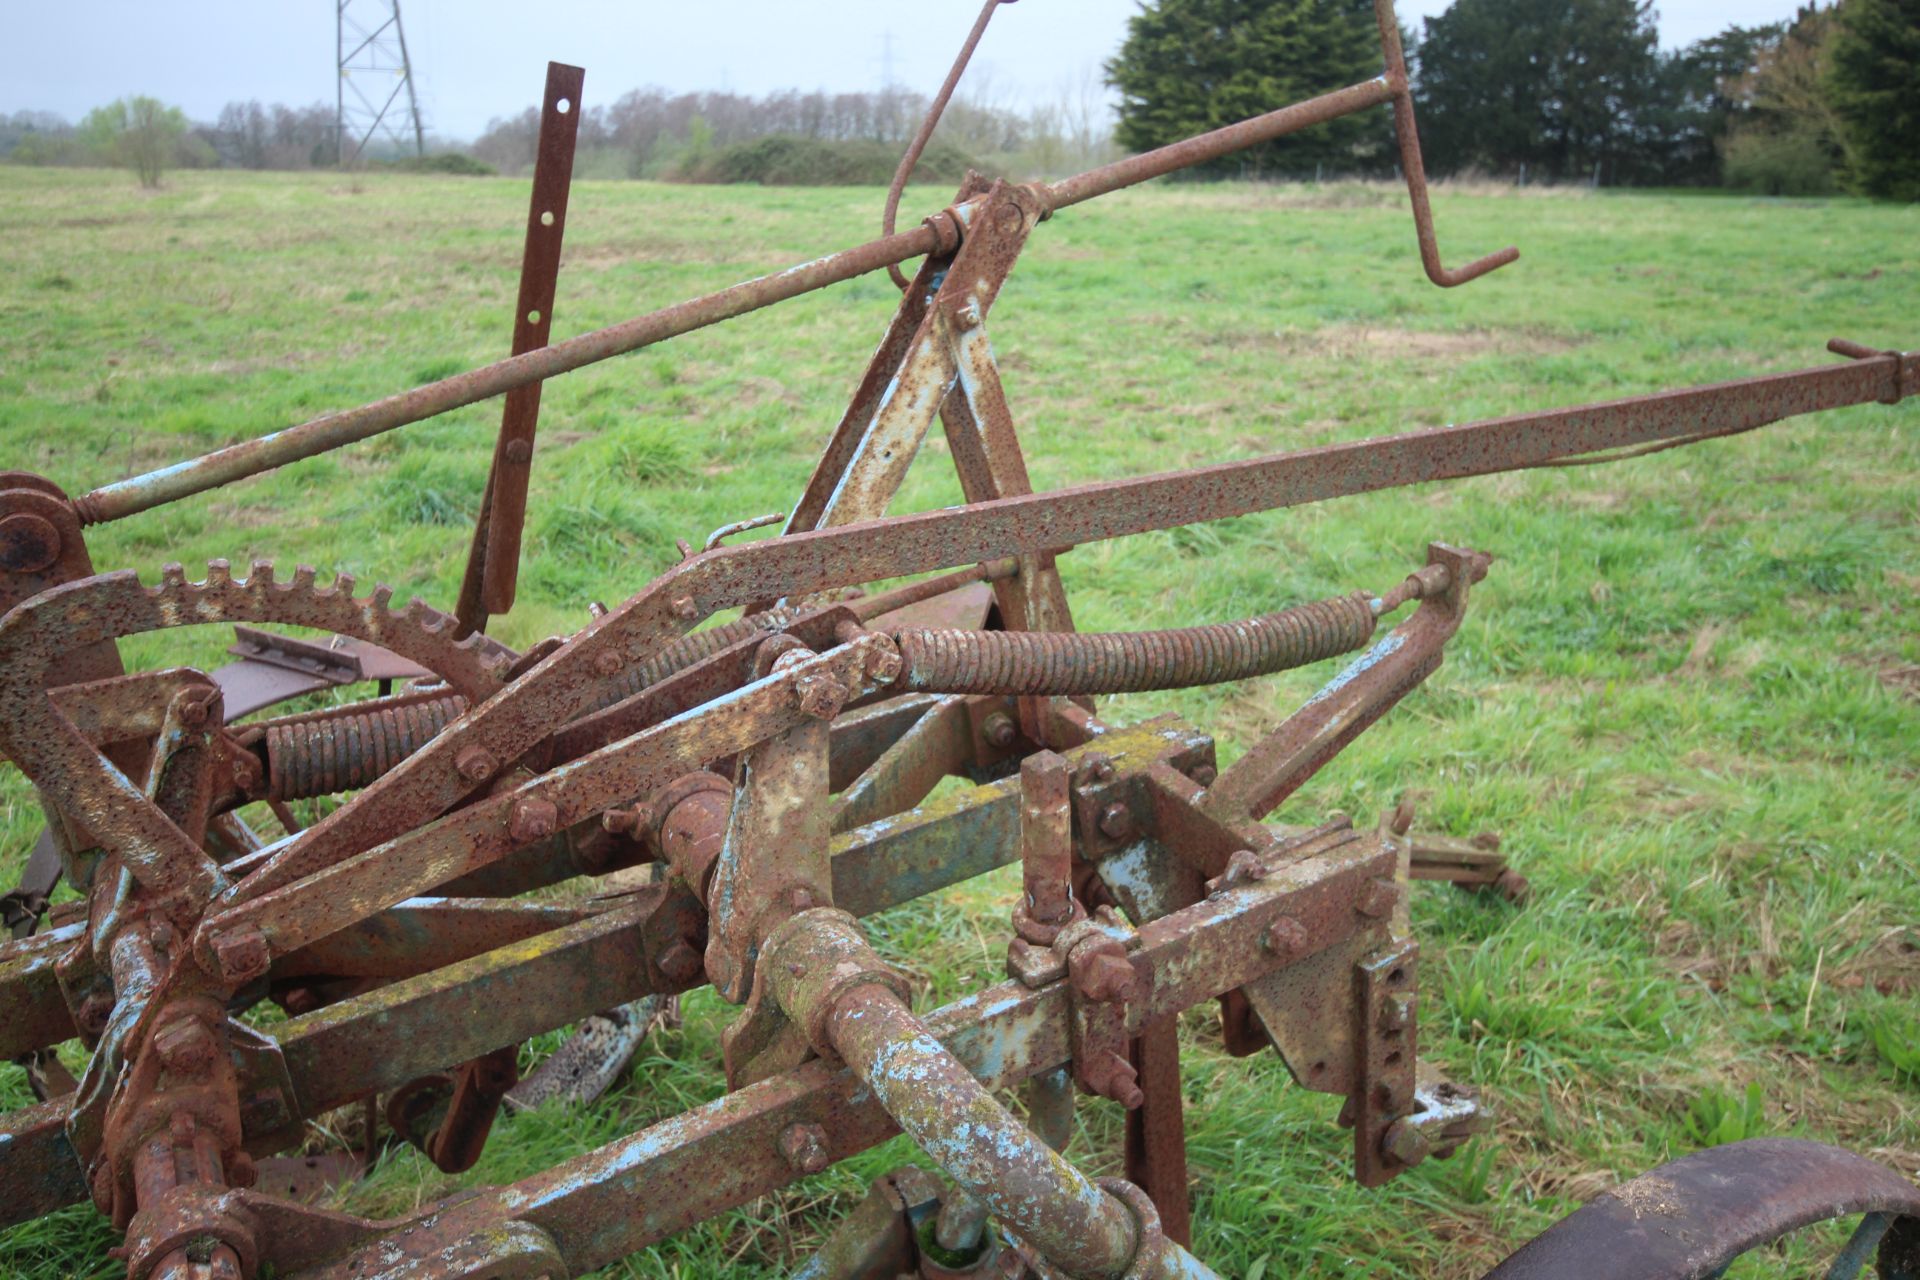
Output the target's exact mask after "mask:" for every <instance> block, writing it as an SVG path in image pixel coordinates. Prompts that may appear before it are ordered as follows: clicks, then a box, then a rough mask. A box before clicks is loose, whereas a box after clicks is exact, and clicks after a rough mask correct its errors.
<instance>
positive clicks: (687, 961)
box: [659, 938, 703, 982]
mask: <svg viewBox="0 0 1920 1280" xmlns="http://www.w3.org/2000/svg"><path fill="white" fill-rule="evenodd" d="M659 963H660V972H661V973H664V974H666V975H667V977H668V978H669V979H671V980H672V981H674V982H692V981H693V980H694V979H695V978H697V977H699V976H700V970H701V968H702V967H703V966H702V964H701V960H700V953H699V952H698V951H696V950H694V948H693V944H692V943H690V942H688V941H687V940H686V939H685V938H675V939H674V940H673V941H672V942H671V943H669V944H667V948H666V950H664V951H662V952H661V953H660V962H659Z"/></svg>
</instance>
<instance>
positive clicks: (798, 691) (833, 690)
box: [793, 671, 847, 720]
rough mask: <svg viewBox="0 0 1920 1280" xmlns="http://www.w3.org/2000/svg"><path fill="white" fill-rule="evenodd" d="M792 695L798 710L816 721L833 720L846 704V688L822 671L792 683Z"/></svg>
mask: <svg viewBox="0 0 1920 1280" xmlns="http://www.w3.org/2000/svg"><path fill="white" fill-rule="evenodd" d="M793 694H794V697H795V698H796V699H797V700H798V701H799V703H800V709H801V710H802V711H804V712H806V713H807V714H808V715H810V716H812V717H814V718H815V719H816V720H831V719H833V718H834V717H835V716H837V715H839V714H840V708H841V707H843V706H845V705H846V702H847V687H846V686H845V685H843V684H841V683H840V682H839V681H838V680H835V679H834V678H833V677H832V676H830V675H828V674H827V673H825V672H824V671H820V672H815V673H814V674H812V675H806V676H801V677H800V678H799V679H798V680H796V681H794V685H793Z"/></svg>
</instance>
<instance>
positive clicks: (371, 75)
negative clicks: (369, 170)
mask: <svg viewBox="0 0 1920 1280" xmlns="http://www.w3.org/2000/svg"><path fill="white" fill-rule="evenodd" d="M334 4H335V6H336V7H337V9H338V11H339V21H338V23H337V24H336V25H335V27H334V32H335V34H334V53H335V54H336V55H337V61H338V62H339V66H340V82H339V86H338V88H337V89H336V91H335V95H334V113H335V114H334V139H335V148H336V152H337V154H338V156H339V159H340V167H341V168H343V169H345V168H349V167H351V166H352V165H353V164H355V163H356V162H357V161H358V160H359V159H360V156H361V155H362V153H364V152H365V151H366V149H367V144H368V143H369V142H371V141H373V136H374V134H376V133H379V134H382V135H384V136H385V137H386V138H388V139H389V140H390V141H392V143H393V145H394V146H395V147H397V148H399V149H400V150H402V151H404V150H406V146H407V142H406V135H405V132H404V130H405V128H406V119H405V118H404V117H403V113H402V112H401V111H400V110H399V109H397V108H396V107H395V104H396V103H397V102H399V100H400V95H401V93H402V92H404V93H405V94H406V95H407V105H406V110H405V112H404V116H408V117H411V118H412V120H413V153H414V154H415V155H416V156H423V155H425V154H426V152H427V144H426V136H425V135H424V134H423V133H422V132H421V129H420V100H419V98H418V97H416V96H415V94H414V92H413V66H412V64H411V63H409V62H408V61H407V33H406V31H405V30H404V29H402V27H401V26H400V0H334ZM376 104H377V105H376Z"/></svg>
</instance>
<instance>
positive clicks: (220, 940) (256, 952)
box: [212, 925, 273, 986]
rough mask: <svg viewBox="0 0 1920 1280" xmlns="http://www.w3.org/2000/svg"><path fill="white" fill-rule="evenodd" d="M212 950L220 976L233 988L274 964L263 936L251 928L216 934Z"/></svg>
mask: <svg viewBox="0 0 1920 1280" xmlns="http://www.w3.org/2000/svg"><path fill="white" fill-rule="evenodd" d="M212 949H213V957H214V962H215V964H216V965H217V966H218V967H219V970H220V976H221V977H222V978H224V979H225V980H226V981H228V982H230V983H233V984H234V985H236V986H238V985H240V984H242V983H247V982H251V981H253V980H254V979H255V978H257V977H259V976H260V975H261V974H263V973H265V972H266V971H267V968H268V966H270V965H271V964H272V963H273V954H272V953H271V952H270V951H268V950H267V939H266V935H264V934H262V933H261V932H260V930H258V929H256V928H253V927H252V926H250V925H249V926H243V927H242V928H239V929H233V930H229V931H228V932H226V933H219V934H215V935H214V937H213V946H212Z"/></svg>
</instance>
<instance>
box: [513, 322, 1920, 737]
mask: <svg viewBox="0 0 1920 1280" xmlns="http://www.w3.org/2000/svg"><path fill="white" fill-rule="evenodd" d="M1896 366H1898V367H1899V368H1900V369H1902V370H1905V372H1903V373H1902V375H1901V377H1900V381H1899V385H1901V386H1902V387H1903V388H1905V393H1906V394H1912V392H1913V390H1914V389H1915V388H1916V386H1920V356H1916V355H1912V354H1909V355H1906V356H1903V357H1902V358H1901V359H1900V360H1899V361H1895V360H1893V359H1892V358H1890V357H1884V356H1883V357H1880V358H1878V359H1873V360H1859V361H1853V362H1849V363H1847V364H1836V365H1825V366H1820V367H1817V368H1812V369H1803V370H1798V371H1796V372H1791V373H1777V374H1764V375H1761V376H1758V377H1753V378H1743V379H1738V380H1735V381H1730V382H1721V383H1713V384H1710V385H1707V386H1701V387H1693V388H1688V389H1685V390H1679V391H1666V392H1659V393H1656V394H1653V395H1647V396H1638V397H1633V398H1630V399H1624V400H1613V401H1607V402H1603V403H1600V404H1593V405H1582V406H1578V407H1574V408H1566V409H1549V410H1543V411H1539V412H1534V413H1523V414H1515V415H1512V416H1509V417H1504V418H1493V419H1488V420H1485V421H1481V422H1472V423H1465V424H1461V425H1457V426H1449V427H1436V428H1432V429H1429V430H1425V431H1410V432H1406V433H1403V434H1401V435H1394V436H1382V437H1374V438H1372V439H1367V440H1356V441H1350V442H1346V443H1341V444H1331V445H1322V446H1319V447H1317V448H1311V449H1301V450H1297V451H1295V452H1292V453H1282V454H1269V455H1267V456H1266V457H1261V458H1251V459H1247V460H1244V461H1238V462H1225V463H1216V464H1214V465H1212V466H1206V467H1198V468H1195V469H1193V470H1190V471H1177V472H1163V473H1160V474H1157V475H1149V476H1140V477H1136V478H1131V479H1126V480H1112V481H1102V482H1098V483H1094V484H1086V485H1078V486H1073V487H1070V488H1066V489H1056V490H1053V491H1051V492H1047V493H1037V494H1027V495H1020V496H1015V497H1008V498H1001V499H997V500H995V501H992V502H982V503H975V504H973V505H970V506H964V507H948V508H945V509H942V510H938V511H928V512H921V513H915V514H912V515H903V516H893V517H888V518H886V519H881V520H873V521H867V522H864V523H860V524H852V525H842V526H839V527H836V528H829V529H819V530H812V531H808V532H805V533H795V534H789V535H787V536H786V537H782V538H768V539H763V540H761V541H759V542H753V543H746V544H742V545H740V546H735V547H723V548H720V549H719V550H716V551H713V552H709V553H707V554H705V555H701V556H696V557H694V558H693V559H691V560H686V561H682V562H681V563H680V565H678V566H676V568H675V569H673V570H671V571H670V572H669V573H668V574H667V575H665V576H664V577H663V578H661V579H660V580H658V582H656V584H655V585H654V587H653V588H650V589H649V590H648V591H646V592H644V593H642V595H641V596H639V597H636V598H635V600H634V601H632V602H630V603H629V605H628V606H623V611H624V609H625V608H631V607H632V606H634V605H638V604H641V603H646V604H649V605H659V604H664V603H665V599H664V597H665V596H667V595H668V594H675V595H679V594H683V593H684V594H685V595H686V596H687V597H688V598H689V599H690V600H691V603H692V605H693V606H694V610H695V612H697V613H698V614H700V615H701V616H706V615H710V614H712V613H715V612H717V611H719V610H721V609H725V608H731V607H734V606H736V605H740V604H745V603H747V602H749V601H752V600H757V599H766V598H771V597H775V596H782V595H792V594H796V593H803V592H809V591H820V590H826V589H829V588H832V587H838V586H847V585H853V584H857V583H859V582H863V581H869V580H871V579H872V578H873V577H875V576H877V575H878V574H879V573H887V574H891V575H895V576H898V575H903V574H909V573H921V572H927V571H931V570H936V569H944V568H949V567H953V566H957V565H962V564H970V563H974V562H977V561H981V560H994V559H999V558H1001V557H1004V556H1010V555H1023V554H1027V553H1030V552H1035V551H1043V550H1049V549H1055V548H1060V547H1068V546H1074V545H1078V544H1080V543H1084V542H1096V541H1100V540H1103V539H1107V538H1118V537H1126V536H1130V535H1134V534H1140V533H1147V532H1151V531H1153V530H1156V529H1169V528H1173V527H1175V526H1177V525H1187V524H1197V523H1201V522H1204V521H1209V520H1221V519H1226V518H1228V517H1231V516H1242V515H1248V514H1251V513H1253V512H1256V511H1268V510H1277V509H1279V508H1282V507H1290V506H1299V505H1303V504H1306V503H1310V502H1323V501H1327V500H1329V499H1333V498H1341V497H1349V496H1353V495H1356V494H1362V493H1371V492H1375V491H1378V490H1381V489H1392V488H1399V487H1402V486H1406V485H1414V484H1423V483H1426V482H1429V481H1434V480H1450V479H1459V478H1462V477H1466V476H1478V475H1491V474H1494V473H1497V472H1503V471H1513V470H1520V469H1524V468H1527V467H1534V466H1540V465H1543V464H1547V463H1551V462H1554V461H1556V460H1559V459H1565V458H1573V457H1583V456H1586V455H1591V454H1597V453H1600V452H1602V451H1604V450H1611V449H1620V448H1625V447H1629V446H1633V445H1642V444H1647V443H1651V442H1661V441H1672V440H1682V439H1691V438H1693V437H1696V436H1700V435H1703V434H1714V435H1724V434H1733V433H1736V432H1740V431H1745V430H1750V429H1752V428H1755V427H1761V426H1765V425H1766V424H1768V423H1771V422H1778V421H1779V420H1781V419H1782V418H1789V417H1794V416H1797V415H1799V414H1805V413H1813V412H1816V411H1819V410H1823V409H1835V408H1841V407H1843V406H1846V405H1854V404H1863V403H1866V402H1869V401H1876V400H1883V399H1884V397H1885V396H1886V395H1887V391H1888V386H1889V377H1890V375H1891V374H1893V373H1895V372H1896ZM649 612H651V610H649ZM617 617H618V614H615V615H609V617H608V618H606V619H603V620H602V623H603V629H604V630H611V629H612V628H611V627H607V626H606V624H608V623H612V622H614V621H615V620H616V618H617ZM524 683H525V682H524V681H523V682H522V684H524ZM520 691H521V690H520V687H519V686H516V687H515V688H514V689H510V690H508V691H506V692H505V693H504V694H502V695H501V696H499V697H496V698H495V699H494V700H493V702H492V703H490V704H489V708H483V710H486V709H490V708H492V707H493V706H495V705H496V704H505V703H507V702H509V701H510V700H512V699H513V698H514V696H515V695H516V694H517V693H519V692H520Z"/></svg>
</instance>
